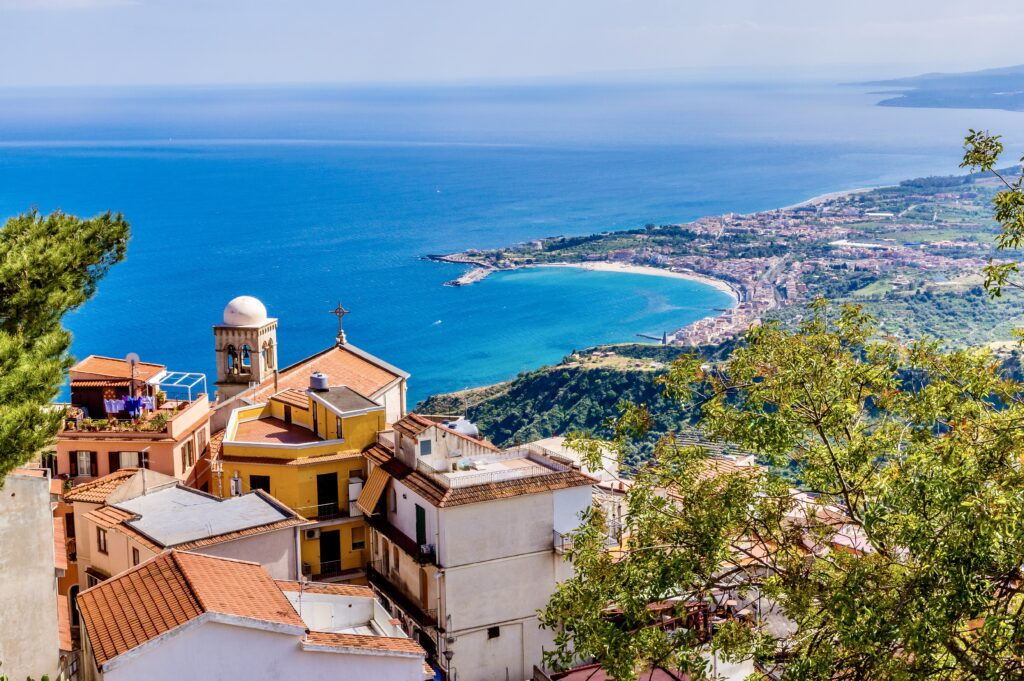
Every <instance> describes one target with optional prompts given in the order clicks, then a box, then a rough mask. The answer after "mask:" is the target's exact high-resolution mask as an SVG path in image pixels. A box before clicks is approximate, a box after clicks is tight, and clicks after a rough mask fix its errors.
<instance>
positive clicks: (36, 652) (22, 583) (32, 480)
mask: <svg viewBox="0 0 1024 681" xmlns="http://www.w3.org/2000/svg"><path fill="white" fill-rule="evenodd" d="M55 569H56V568H55V567H54V544H53V515H52V511H51V509H50V479H49V477H47V476H46V475H45V474H44V475H41V476H35V475H22V474H19V473H17V472H15V473H12V474H10V475H8V476H7V478H6V479H5V480H4V485H3V487H2V488H0V575H2V576H3V577H2V579H0V662H2V663H3V667H0V674H6V675H7V676H9V677H10V678H12V679H24V678H27V677H29V676H31V677H32V678H35V679H38V678H39V677H40V676H42V675H43V674H47V675H49V677H50V678H51V679H52V678H55V677H56V674H57V668H58V664H59V659H58V658H59V650H58V649H59V646H60V644H59V641H58V635H57V580H56V576H57V575H56V572H55Z"/></svg>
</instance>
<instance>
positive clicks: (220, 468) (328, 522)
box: [211, 373, 386, 582]
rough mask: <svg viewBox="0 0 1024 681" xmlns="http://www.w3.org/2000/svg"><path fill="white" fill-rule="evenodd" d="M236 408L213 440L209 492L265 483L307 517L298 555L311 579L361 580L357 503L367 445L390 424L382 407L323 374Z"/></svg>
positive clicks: (362, 544)
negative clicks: (330, 381)
mask: <svg viewBox="0 0 1024 681" xmlns="http://www.w3.org/2000/svg"><path fill="white" fill-rule="evenodd" d="M307 380H308V381H309V382H310V383H309V385H308V387H307V388H306V389H305V390H298V389H295V388H288V389H285V390H282V391H281V392H278V393H275V394H274V395H271V396H270V398H269V399H268V400H267V401H266V402H264V403H261V404H254V405H251V406H244V407H239V408H237V409H235V410H234V411H233V412H232V414H231V419H230V420H229V422H228V426H227V428H226V429H225V431H224V433H223V434H218V436H217V438H215V442H214V445H213V447H212V454H211V456H212V466H213V478H212V491H213V493H214V494H216V495H217V496H220V497H225V498H227V497H231V496H236V495H239V494H245V493H246V492H249V491H252V490H263V491H265V492H267V493H269V494H271V495H273V496H274V497H275V498H277V499H280V500H281V502H282V503H284V504H287V505H288V506H289V507H290V508H291V509H293V510H294V511H295V512H296V513H298V514H300V515H302V516H303V517H306V518H309V519H310V520H311V521H313V522H312V524H310V525H308V526H307V527H305V528H304V530H303V533H302V541H301V554H302V563H303V570H304V574H306V575H307V576H310V577H312V578H314V579H318V580H324V579H333V580H338V581H354V582H359V581H364V580H365V571H364V568H365V566H366V560H367V556H368V552H367V551H366V540H367V529H366V523H365V521H364V519H363V518H362V511H360V510H359V508H358V507H357V506H356V504H355V503H354V502H355V500H356V499H357V498H358V496H359V493H360V492H361V491H362V488H363V481H364V480H365V479H366V460H365V459H364V458H363V456H362V451H363V450H364V449H366V448H367V447H370V446H371V445H373V444H375V443H376V441H377V433H378V432H379V431H381V430H383V429H384V428H385V411H386V410H385V408H384V406H383V405H380V404H378V403H377V402H375V401H374V400H372V399H370V398H369V397H367V396H365V395H361V394H360V393H358V392H356V391H355V390H353V389H352V388H350V387H348V386H345V385H333V386H332V385H329V384H328V379H327V377H326V375H324V374H321V373H315V374H312V375H311V376H308V377H307Z"/></svg>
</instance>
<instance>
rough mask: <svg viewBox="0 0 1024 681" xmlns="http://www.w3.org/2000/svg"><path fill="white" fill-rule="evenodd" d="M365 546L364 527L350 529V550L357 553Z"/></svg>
mask: <svg viewBox="0 0 1024 681" xmlns="http://www.w3.org/2000/svg"><path fill="white" fill-rule="evenodd" d="M364 546H366V528H365V527H353V528H352V550H353V551H357V550H359V549H361V548H363V547H364Z"/></svg>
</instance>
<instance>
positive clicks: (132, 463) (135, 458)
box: [118, 452, 139, 468]
mask: <svg viewBox="0 0 1024 681" xmlns="http://www.w3.org/2000/svg"><path fill="white" fill-rule="evenodd" d="M118 459H119V461H118V463H120V464H121V468H139V453H138V452H121V453H120V456H119V457H118Z"/></svg>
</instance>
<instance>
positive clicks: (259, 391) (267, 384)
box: [254, 345, 402, 401]
mask: <svg viewBox="0 0 1024 681" xmlns="http://www.w3.org/2000/svg"><path fill="white" fill-rule="evenodd" d="M367 357H370V355H366V353H363V352H362V351H361V350H356V349H355V348H351V347H338V346H336V345H335V346H331V347H330V348H327V349H326V350H323V351H322V352H318V353H317V354H315V355H313V356H311V357H307V358H306V359H304V360H302V361H300V362H297V363H295V364H292V365H291V366H288V367H285V368H284V369H282V370H281V371H280V373H279V374H278V376H277V383H276V387H275V382H274V378H273V377H270V378H268V379H266V380H265V381H263V382H262V383H260V384H259V386H257V388H256V392H255V395H254V396H255V397H256V400H257V401H260V400H263V399H267V397H269V391H271V390H273V391H275V392H277V391H281V390H284V389H288V388H293V389H295V390H299V391H302V390H305V389H306V388H308V387H309V375H310V374H312V373H314V372H317V371H319V372H321V373H323V374H326V375H327V382H328V384H329V385H346V386H348V387H349V388H352V389H353V390H355V391H357V392H360V393H362V394H364V395H372V394H373V393H375V392H377V391H378V390H381V389H382V388H384V387H385V386H387V385H389V384H390V383H392V382H394V381H395V380H396V379H398V378H401V377H402V376H401V375H400V374H398V373H395V372H394V371H392V370H391V369H390V368H388V367H386V366H383V362H381V363H380V364H378V363H375V362H373V361H371V360H370V359H367Z"/></svg>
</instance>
